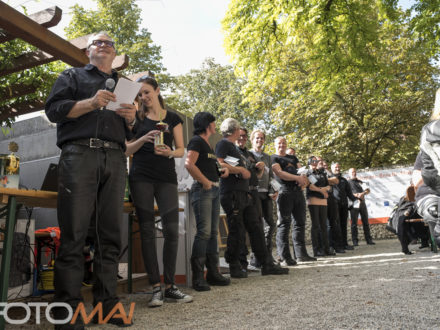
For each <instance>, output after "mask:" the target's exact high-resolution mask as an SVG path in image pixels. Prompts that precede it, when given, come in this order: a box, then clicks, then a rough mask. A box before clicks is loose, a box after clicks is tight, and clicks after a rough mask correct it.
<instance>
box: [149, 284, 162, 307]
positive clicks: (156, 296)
mask: <svg viewBox="0 0 440 330" xmlns="http://www.w3.org/2000/svg"><path fill="white" fill-rule="evenodd" d="M162 305H163V293H162V289H161V288H160V286H157V287H154V288H153V296H152V297H151V299H150V301H149V302H148V307H160V306H162Z"/></svg>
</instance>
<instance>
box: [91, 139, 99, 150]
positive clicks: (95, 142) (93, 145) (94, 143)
mask: <svg viewBox="0 0 440 330" xmlns="http://www.w3.org/2000/svg"><path fill="white" fill-rule="evenodd" d="M100 141H101V140H99V139H97V138H90V142H89V147H90V148H100V147H101V145H100V143H99V142H100Z"/></svg>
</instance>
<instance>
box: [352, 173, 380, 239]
mask: <svg viewBox="0 0 440 330" xmlns="http://www.w3.org/2000/svg"><path fill="white" fill-rule="evenodd" d="M348 174H349V175H350V179H349V180H348V183H349V184H350V187H351V191H352V192H353V195H354V196H355V197H356V198H357V199H358V200H359V207H352V208H351V210H350V216H351V239H352V240H353V245H354V246H358V245H359V240H358V228H357V227H358V218H359V214H360V215H361V221H362V227H363V228H364V236H365V240H366V241H367V244H368V245H374V244H376V243H374V242H373V238H372V237H371V233H370V224H369V223H368V210H367V205H366V204H365V195H368V194H369V193H370V190H369V189H365V190H364V188H363V187H362V184H363V181H361V180H359V179H358V178H357V176H356V169H355V168H350V169H349V170H348Z"/></svg>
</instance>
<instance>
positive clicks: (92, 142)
mask: <svg viewBox="0 0 440 330" xmlns="http://www.w3.org/2000/svg"><path fill="white" fill-rule="evenodd" d="M67 144H77V145H80V146H87V147H89V148H103V149H121V145H120V144H119V143H117V142H112V141H105V140H101V139H97V138H90V139H80V140H74V141H69V142H67Z"/></svg>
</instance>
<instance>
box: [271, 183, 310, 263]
mask: <svg viewBox="0 0 440 330" xmlns="http://www.w3.org/2000/svg"><path fill="white" fill-rule="evenodd" d="M277 203H278V223H277V225H278V230H277V236H276V243H277V251H278V256H279V257H280V258H282V259H284V260H286V259H291V258H292V255H291V253H290V249H289V231H290V226H291V224H293V229H292V241H293V248H294V250H295V255H296V257H298V258H302V257H306V256H307V255H308V254H307V250H306V243H305V230H306V200H305V198H304V194H303V192H302V191H301V190H296V191H282V192H280V194H279V195H278V199H277ZM292 216H293V217H292Z"/></svg>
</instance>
